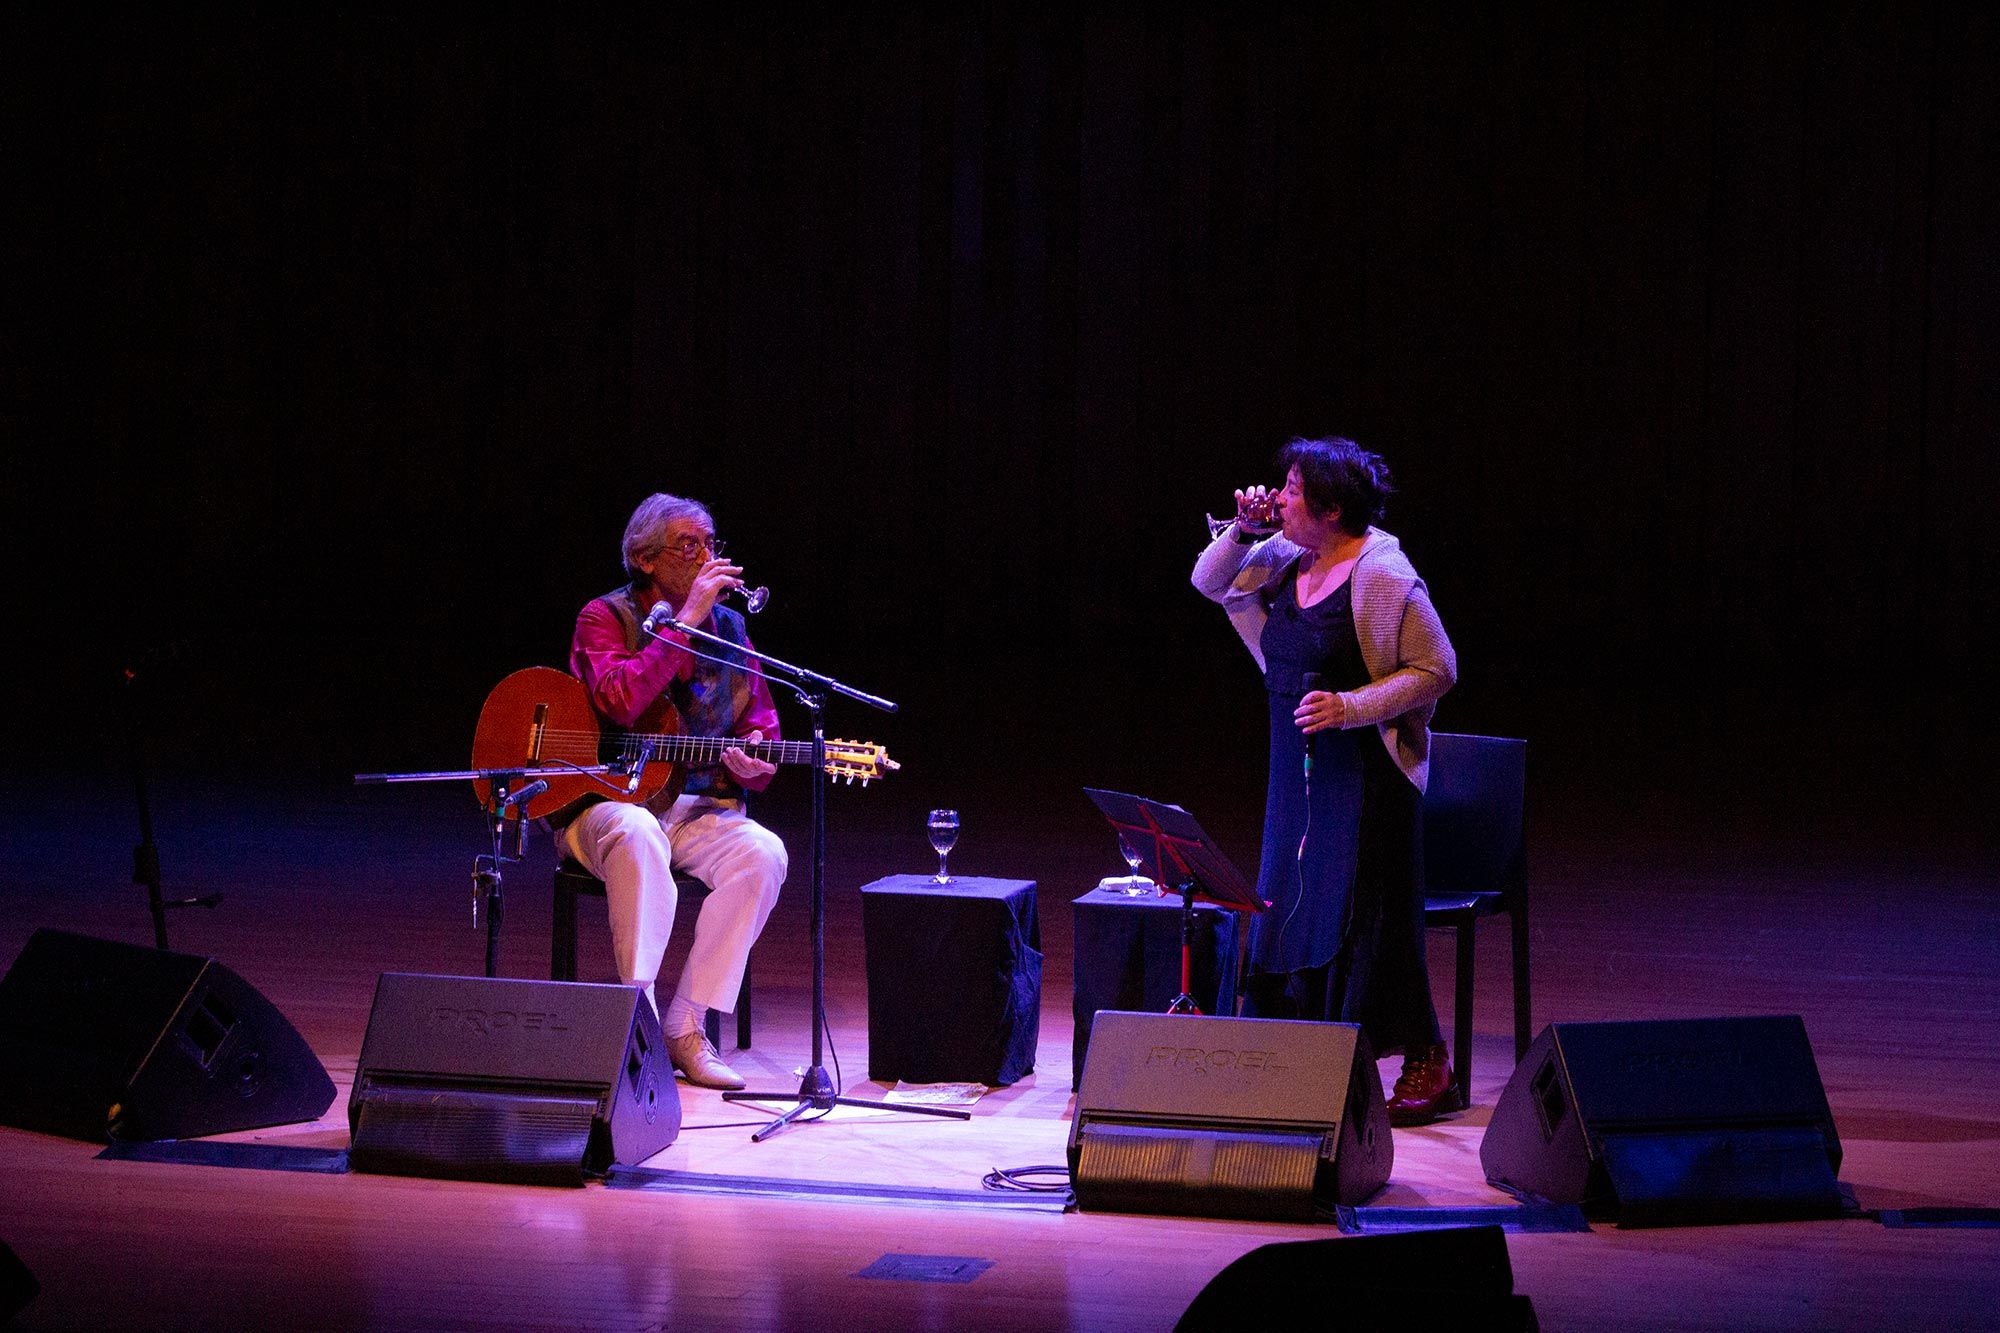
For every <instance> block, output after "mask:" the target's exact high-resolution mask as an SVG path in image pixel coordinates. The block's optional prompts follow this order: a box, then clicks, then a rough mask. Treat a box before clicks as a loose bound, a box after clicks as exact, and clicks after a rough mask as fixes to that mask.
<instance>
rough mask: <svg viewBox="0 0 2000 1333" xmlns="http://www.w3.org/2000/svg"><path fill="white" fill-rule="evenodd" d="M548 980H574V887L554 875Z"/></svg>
mask: <svg viewBox="0 0 2000 1333" xmlns="http://www.w3.org/2000/svg"><path fill="white" fill-rule="evenodd" d="M549 980H551V981H575V980H576V888H575V886H574V885H571V884H570V883H568V882H567V881H566V880H565V879H564V877H563V876H561V875H557V876H556V896H555V915H554V918H553V919H552V920H551V922H550V927H549Z"/></svg>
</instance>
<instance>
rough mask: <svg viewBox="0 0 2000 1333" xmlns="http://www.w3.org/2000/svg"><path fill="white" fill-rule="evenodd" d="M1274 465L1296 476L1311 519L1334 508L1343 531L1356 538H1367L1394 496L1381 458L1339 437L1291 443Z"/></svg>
mask: <svg viewBox="0 0 2000 1333" xmlns="http://www.w3.org/2000/svg"><path fill="white" fill-rule="evenodd" d="M1278 465H1279V466H1280V467H1282V468H1283V469H1284V470H1285V471H1286V472H1287V473H1290V472H1291V470H1292V469H1293V468H1297V469H1298V470H1299V482H1300V484H1301V485H1302V486H1303V487H1304V489H1305V495H1306V504H1307V505H1309V506H1311V508H1312V511H1313V512H1314V513H1315V514H1326V513H1328V512H1330V511H1331V510H1333V509H1335V508H1338V509H1339V510H1340V519H1339V522H1340V526H1341V529H1342V530H1343V531H1345V532H1348V533H1350V534H1352V535H1353V536H1356V537H1359V536H1361V535H1362V534H1363V533H1365V532H1367V531H1368V525H1369V524H1371V523H1379V522H1381V521H1382V512H1383V509H1384V507H1385V506H1386V505H1387V503H1388V500H1389V497H1390V496H1391V495H1394V494H1395V493H1396V487H1395V484H1394V483H1393V482H1392V481H1391V480H1390V479H1389V465H1388V464H1387V463H1385V462H1383V461H1382V455H1380V454H1371V453H1369V452H1368V451H1367V450H1366V449H1363V448H1362V447H1361V446H1360V445H1358V444H1356V443H1355V442H1354V441H1352V440H1343V439H1341V438H1339V437H1338V436H1335V437H1333V438H1331V439H1325V440H1293V441H1292V442H1291V443H1290V444H1288V445H1286V446H1285V448H1284V450H1283V452H1281V453H1280V454H1279V455H1278Z"/></svg>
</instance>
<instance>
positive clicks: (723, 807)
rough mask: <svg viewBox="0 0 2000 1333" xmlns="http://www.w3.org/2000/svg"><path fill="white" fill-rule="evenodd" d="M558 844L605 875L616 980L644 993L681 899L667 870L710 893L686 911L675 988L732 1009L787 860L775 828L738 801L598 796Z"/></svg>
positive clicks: (656, 969)
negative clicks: (660, 808) (658, 810)
mask: <svg viewBox="0 0 2000 1333" xmlns="http://www.w3.org/2000/svg"><path fill="white" fill-rule="evenodd" d="M564 842H565V843H566V844H567V846H568V848H569V852H570V855H572V856H574V857H575V858H576V859H577V860H578V861H580V862H582V863H583V865H584V867H585V868H586V869H588V870H589V871H590V873H591V874H593V875H595V876H597V877H598V878H599V879H601V880H603V881H604V888H605V897H606V898H607V899H608V900H609V903H610V907H611V953H612V957H613V960H614V961H615V962H616V963H617V966H618V979H619V980H620V981H622V982H624V983H625V984H626V985H628V986H641V987H644V988H645V991H646V994H647V996H648V998H651V997H652V994H653V982H654V980H655V978H657V977H658V975H659V971H660V960H661V958H663V957H664V956H665V955H666V951H667V937H668V936H669V935H671V934H672V933H673V929H674V908H675V906H676V905H677V904H678V903H679V901H680V891H679V889H678V888H676V887H675V885H674V871H676V870H680V871H685V872H686V873H687V874H690V875H693V876H694V877H695V878H697V879H699V880H701V881H702V882H703V883H704V884H706V885H708V887H709V889H710V890H711V892H710V893H709V895H708V897H707V899H706V900H704V901H703V903H702V905H701V913H700V915H698V916H697V917H696V918H695V923H694V943H693V945H692V946H690V947H689V949H688V959H687V966H686V967H685V968H683V969H682V971H681V980H680V985H679V986H678V987H676V988H675V992H674V993H675V994H676V995H678V996H680V997H681V998H682V999H685V1000H688V1001H691V1002H692V1003H694V1004H698V1005H705V1006H707V1007H708V1008H710V1009H722V1010H730V1009H734V1008H735V1007H736V992H737V990H738V989H739V988H741V986H742V985H743V965H744V963H745V962H746V961H748V959H749V957H750V946H751V945H752V944H754V943H756V941H757V936H758V934H759V933H760V932H762V931H763V929H764V922H765V921H766V920H767V919H768V918H769V917H770V915H771V908H772V907H773V906H775V905H776V904H777V901H778V889H779V887H780V886H781V885H783V884H784V882H785V869H786V865H787V863H788V858H787V857H786V855H785V844H784V843H782V842H780V841H779V840H778V835H777V834H775V833H773V832H771V830H769V829H767V828H765V827H764V826H763V825H762V824H759V823H758V822H757V821H756V820H754V819H752V818H750V816H748V815H746V814H744V813H743V810H742V808H741V807H740V805H739V804H738V803H737V802H734V801H716V800H712V799H710V798H708V797H706V796H683V797H681V798H680V799H679V800H678V801H675V802H674V804H673V807H672V808H671V809H669V810H668V811H667V812H666V813H665V814H664V815H655V814H653V812H652V811H650V810H648V809H646V807H644V806H643V805H625V804H621V803H619V802H615V801H600V802H599V803H598V804H596V805H593V806H591V807H590V808H589V809H587V810H585V811H584V812H583V813H582V814H581V815H579V816H577V818H576V819H575V820H574V821H572V822H571V824H570V826H569V828H568V829H567V830H565V833H564ZM655 1007H656V1008H657V1002H656V1003H655Z"/></svg>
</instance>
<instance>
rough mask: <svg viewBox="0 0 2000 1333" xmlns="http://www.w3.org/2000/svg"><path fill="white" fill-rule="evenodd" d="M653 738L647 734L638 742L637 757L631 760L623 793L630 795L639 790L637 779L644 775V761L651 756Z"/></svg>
mask: <svg viewBox="0 0 2000 1333" xmlns="http://www.w3.org/2000/svg"><path fill="white" fill-rule="evenodd" d="M653 744H654V742H653V738H652V737H650V736H648V737H647V738H646V739H645V740H644V741H642V742H640V744H639V757H638V758H637V759H634V760H633V761H632V771H631V774H630V776H628V777H627V778H626V779H625V794H626V795H627V796H630V795H632V794H633V793H634V792H636V791H638V790H639V779H641V778H643V777H645V776H646V762H647V761H648V760H650V759H651V758H652V757H653Z"/></svg>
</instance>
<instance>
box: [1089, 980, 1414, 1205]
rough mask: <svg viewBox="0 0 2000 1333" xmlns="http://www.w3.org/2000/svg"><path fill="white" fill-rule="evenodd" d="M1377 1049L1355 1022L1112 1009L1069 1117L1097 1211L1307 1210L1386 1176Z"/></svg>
mask: <svg viewBox="0 0 2000 1333" xmlns="http://www.w3.org/2000/svg"><path fill="white" fill-rule="evenodd" d="M1393 1156H1394V1149H1393V1148H1392V1146H1391V1144H1390V1141H1389V1115H1388V1111H1387V1109H1386V1108H1385V1107H1384V1105H1383V1102H1382V1083H1381V1080H1380V1079H1379V1078H1378V1077H1377V1075H1376V1072H1375V1057H1374V1054H1373V1053H1372V1052H1371V1051H1370V1050H1369V1049H1368V1040H1367V1038H1365V1037H1363V1036H1362V1035H1361V1029H1360V1028H1358V1027H1354V1026H1351V1025H1349V1024H1345V1023H1297V1022H1289V1021H1284V1020H1278V1019H1260V1018H1203V1017H1199V1016H1195V1015H1186V1014H1136V1013H1122V1012H1118V1011H1115V1010H1102V1011H1100V1012H1099V1013H1098V1015H1097V1019H1096V1022H1095V1023H1094V1024H1093V1025H1092V1027H1091V1034H1090V1054H1089V1056H1088V1057H1087V1058H1086V1060H1085V1062H1084V1067H1083V1081H1082V1084H1081V1086H1080V1087H1079V1088H1078V1090H1077V1099H1076V1119H1075V1121H1074V1123H1073V1124H1072V1126H1071V1128H1070V1137H1069V1166H1070V1180H1071V1183H1072V1184H1073V1186H1074V1187H1075V1190H1076V1199H1077V1205H1078V1206H1079V1207H1080V1208H1083V1209H1085V1210H1086V1211H1108V1212H1128V1213H1168V1214H1174V1215H1178V1216H1197V1217H1241V1218H1269V1219H1275V1220H1290V1221H1301V1222H1310V1221H1312V1220H1314V1218H1315V1217H1317V1216H1319V1215H1320V1214H1321V1213H1322V1212H1324V1211H1329V1210H1331V1209H1332V1208H1333V1206H1334V1205H1335V1204H1353V1203H1360V1202H1361V1201H1362V1200H1364V1199H1366V1198H1367V1197H1368V1196H1369V1195H1371V1194H1373V1193H1374V1192H1375V1191H1376V1190H1378V1189H1380V1188H1381V1187H1382V1185H1383V1184H1384V1182H1386V1181H1387V1180H1388V1179H1389V1167H1390V1163H1391V1161H1392V1160H1393Z"/></svg>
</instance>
